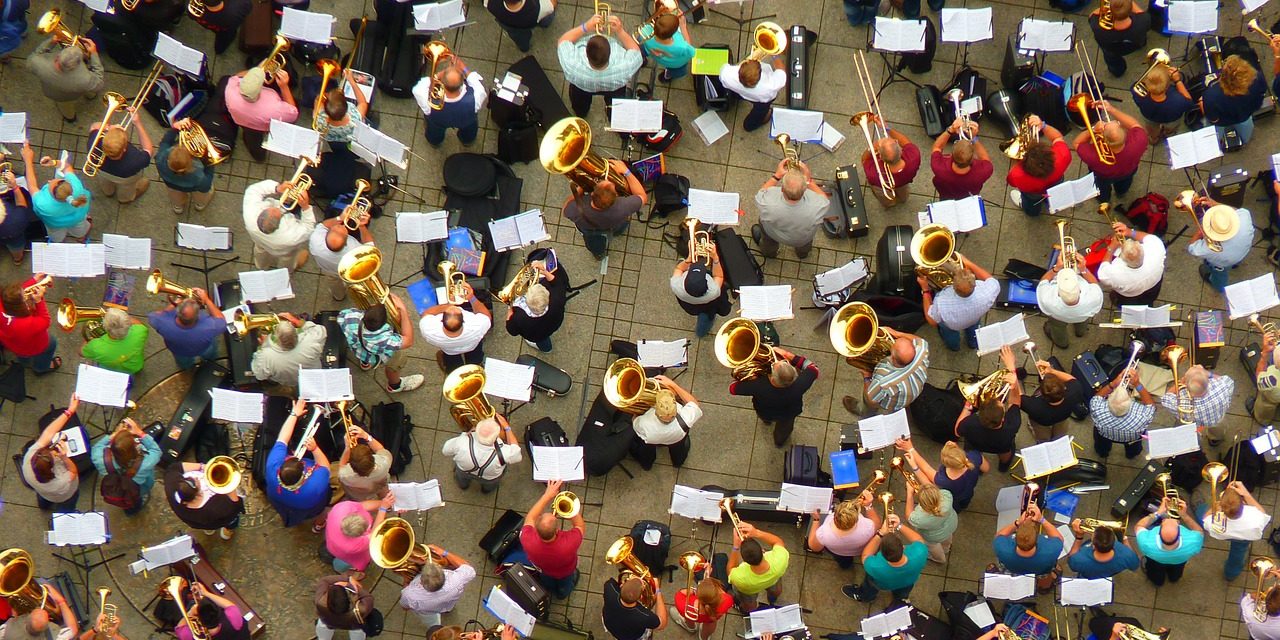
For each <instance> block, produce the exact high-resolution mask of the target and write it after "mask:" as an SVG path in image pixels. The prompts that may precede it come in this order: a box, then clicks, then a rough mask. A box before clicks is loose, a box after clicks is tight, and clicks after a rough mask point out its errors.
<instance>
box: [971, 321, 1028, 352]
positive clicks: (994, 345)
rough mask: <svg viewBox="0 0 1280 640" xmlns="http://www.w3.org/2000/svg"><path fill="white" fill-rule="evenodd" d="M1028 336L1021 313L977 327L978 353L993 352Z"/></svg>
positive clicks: (1019, 341)
mask: <svg viewBox="0 0 1280 640" xmlns="http://www.w3.org/2000/svg"><path fill="white" fill-rule="evenodd" d="M1029 337H1030V336H1028V335H1027V325H1026V322H1025V321H1024V319H1023V317H1022V314H1021V313H1019V314H1015V315H1014V316H1013V317H1011V318H1009V319H1007V320H1002V321H1000V322H997V323H995V324H989V325H986V326H983V327H978V355H979V356H985V355H987V354H988V353H995V352H997V351H999V350H1000V347H1003V346H1005V345H1014V344H1018V343H1021V342H1023V341H1025V340H1027V339H1029Z"/></svg>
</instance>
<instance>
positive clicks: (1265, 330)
mask: <svg viewBox="0 0 1280 640" xmlns="http://www.w3.org/2000/svg"><path fill="white" fill-rule="evenodd" d="M1249 324H1250V325H1251V326H1252V327H1253V328H1254V329H1257V330H1258V333H1261V334H1262V337H1263V339H1266V338H1270V339H1271V341H1272V342H1273V343H1276V344H1277V345H1280V329H1277V328H1276V323H1274V322H1268V323H1266V324H1263V323H1262V322H1261V321H1260V320H1258V314H1256V313H1253V314H1250V315H1249Z"/></svg>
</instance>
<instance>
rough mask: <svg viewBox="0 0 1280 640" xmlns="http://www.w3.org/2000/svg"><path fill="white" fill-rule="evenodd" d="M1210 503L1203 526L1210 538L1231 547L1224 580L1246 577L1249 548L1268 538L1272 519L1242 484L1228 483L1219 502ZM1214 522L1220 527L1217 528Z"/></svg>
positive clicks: (1225, 565) (1237, 481)
mask: <svg viewBox="0 0 1280 640" xmlns="http://www.w3.org/2000/svg"><path fill="white" fill-rule="evenodd" d="M1210 500H1213V503H1212V504H1210V505H1209V506H1208V509H1207V510H1206V511H1204V515H1203V517H1202V518H1201V525H1202V528H1203V529H1204V531H1207V532H1208V533H1209V537H1211V538H1213V539H1214V540H1226V541H1228V543H1229V544H1230V547H1229V550H1228V551H1227V561H1226V564H1224V565H1223V567H1222V576H1223V577H1224V578H1226V579H1227V582H1231V581H1233V580H1235V579H1236V578H1237V577H1238V576H1239V575H1240V574H1241V573H1244V569H1245V564H1246V563H1247V562H1248V560H1249V547H1250V546H1251V545H1252V544H1253V543H1254V542H1255V541H1257V540H1261V539H1262V538H1263V536H1265V535H1266V533H1267V525H1269V524H1271V515H1270V514H1268V513H1267V512H1266V511H1264V510H1263V509H1262V505H1261V504H1258V501H1257V500H1256V499H1255V498H1254V497H1253V494H1251V493H1249V490H1248V489H1247V488H1245V486H1244V483H1243V482H1240V481H1239V480H1232V481H1231V482H1228V483H1227V487H1226V489H1224V490H1223V491H1222V496H1221V497H1219V498H1217V499H1214V497H1213V496H1210ZM1200 510H1201V509H1197V511H1200ZM1215 520H1217V521H1219V522H1220V523H1221V524H1220V525H1219V524H1215Z"/></svg>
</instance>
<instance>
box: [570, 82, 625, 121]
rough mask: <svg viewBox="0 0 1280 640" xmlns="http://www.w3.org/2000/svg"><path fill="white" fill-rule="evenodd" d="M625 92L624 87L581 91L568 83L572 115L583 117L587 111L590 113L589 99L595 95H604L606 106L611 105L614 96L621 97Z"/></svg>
mask: <svg viewBox="0 0 1280 640" xmlns="http://www.w3.org/2000/svg"><path fill="white" fill-rule="evenodd" d="M626 92H627V90H626V88H625V87H624V88H621V89H613V90H611V91H583V90H582V89H579V88H577V87H575V86H573V85H569V104H570V106H572V107H573V115H575V116H578V117H579V118H585V117H587V114H588V113H591V101H592V100H594V99H595V97H596V96H604V104H605V108H608V107H610V106H612V105H613V99H614V98H622V97H624V96H625V95H626Z"/></svg>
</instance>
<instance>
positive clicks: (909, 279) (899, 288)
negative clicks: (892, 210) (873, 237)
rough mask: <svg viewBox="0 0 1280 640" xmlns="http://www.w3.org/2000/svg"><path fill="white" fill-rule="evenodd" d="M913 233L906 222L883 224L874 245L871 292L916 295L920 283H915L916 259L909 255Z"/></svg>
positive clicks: (914, 298) (913, 296)
mask: <svg viewBox="0 0 1280 640" xmlns="http://www.w3.org/2000/svg"><path fill="white" fill-rule="evenodd" d="M913 234H914V231H913V230H912V229H911V227H910V226H909V225H905V224H899V225H892V226H888V227H885V229H884V232H883V233H882V234H880V241H879V242H878V243H877V244H876V266H877V267H878V268H879V271H877V272H876V278H875V282H874V283H872V286H871V290H872V291H876V292H879V293H882V294H885V295H890V296H902V297H904V298H911V299H913V300H918V299H919V298H920V285H919V283H917V282H916V262H915V260H914V259H912V258H911V236H912V235H913Z"/></svg>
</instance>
